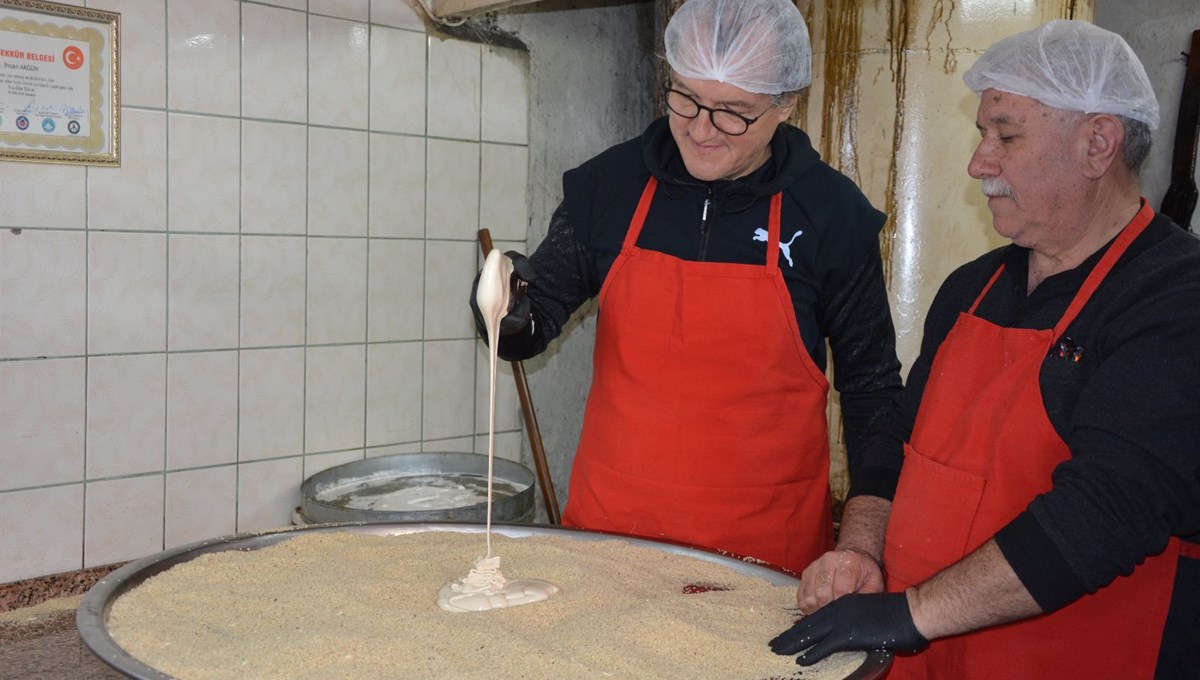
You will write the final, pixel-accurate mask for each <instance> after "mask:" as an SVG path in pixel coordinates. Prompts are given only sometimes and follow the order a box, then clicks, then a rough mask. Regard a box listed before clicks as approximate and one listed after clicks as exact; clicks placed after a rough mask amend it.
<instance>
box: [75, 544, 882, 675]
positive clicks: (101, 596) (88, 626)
mask: <svg viewBox="0 0 1200 680" xmlns="http://www.w3.org/2000/svg"><path fill="white" fill-rule="evenodd" d="M485 530H486V526H485V525H483V524H466V523H455V522H388V523H355V524H317V525H308V526H301V527H292V528H287V529H280V530H278V531H272V532H264V533H255V534H239V535H236V536H227V537H223V538H215V539H210V540H206V541H200V542H197V543H192V544H189V545H184V546H180V547H178V548H173V549H171V550H166V551H163V552H161V553H158V554H155V555H151V556H149V557H144V558H142V559H140V560H137V561H135V562H131V563H130V564H127V565H125V566H124V567H121V568H120V569H118V570H116V571H114V572H112V573H111V574H109V575H108V576H107V577H105V578H104V579H102V580H101V581H100V582H99V583H97V584H96V585H95V586H93V587H92V588H91V590H89V591H88V592H87V594H86V595H84V597H83V601H82V602H81V603H80V605H79V609H77V610H76V612H75V625H76V627H77V628H78V629H79V636H80V637H81V638H82V639H83V642H84V644H86V645H87V646H88V648H89V649H91V650H92V652H93V653H94V654H95V655H96V656H98V657H99V658H100V659H101V660H102V661H104V663H106V664H108V665H109V666H111V667H113V668H114V669H116V670H117V671H119V672H121V673H123V674H124V675H126V676H128V677H130V678H136V679H137V680H175V679H174V678H173V676H170V675H167V674H166V673H163V672H162V671H159V670H157V669H155V668H152V667H150V666H148V665H147V664H145V663H143V662H142V661H139V660H138V659H137V658H135V657H134V656H133V655H131V654H130V653H129V652H127V651H125V649H124V648H122V647H121V646H120V645H118V644H117V642H116V641H115V640H114V639H113V638H112V636H111V635H110V634H109V631H108V614H109V611H110V610H111V609H112V606H113V603H114V602H116V600H117V599H118V598H120V597H121V595H122V594H124V593H126V592H128V591H130V590H133V589H134V588H136V587H138V586H139V585H140V584H141V583H142V582H143V581H145V580H146V579H148V578H150V577H152V576H154V575H155V574H159V573H161V572H164V571H166V570H167V569H170V568H171V567H173V566H175V565H177V564H181V563H183V562H187V561H189V560H193V559H195V558H197V557H199V556H200V555H203V554H205V553H214V552H224V551H227V550H241V551H249V550H258V549H260V548H265V547H267V546H270V545H275V544H276V543H280V542H281V541H286V540H288V539H289V538H293V537H295V536H297V535H299V534H301V533H311V532H332V531H338V532H350V533H356V534H368V535H375V536H396V535H402V534H410V533H421V532H426V531H456V532H463V533H483V532H484V531H485ZM492 531H493V532H495V533H497V534H500V535H503V536H508V537H511V538H526V537H531V536H560V537H563V538H570V539H575V540H580V541H597V540H610V539H612V538H614V535H613V534H606V533H601V532H595V531H585V530H581V529H571V528H566V527H551V526H541V525H528V524H492ZM616 537H619V538H621V539H622V540H624V541H627V542H629V543H632V544H634V545H640V546H645V547H648V548H653V549H656V550H661V551H663V552H667V553H673V554H677V555H686V556H689V557H694V558H697V559H702V560H707V561H709V562H714V563H716V564H720V565H724V566H726V567H728V568H729V569H732V570H733V571H735V572H737V573H739V574H743V575H747V576H758V577H760V578H763V579H766V580H767V581H768V582H769V583H772V584H775V585H797V584H798V583H799V581H798V580H797V579H796V578H795V577H793V576H791V575H790V574H787V573H785V572H783V571H779V570H777V569H774V568H772V567H769V566H765V565H760V564H753V563H750V562H743V561H742V560H739V559H735V558H732V557H728V556H725V555H721V554H718V553H715V552H710V551H707V550H700V549H697V548H692V547H689V546H685V545H680V544H675V543H669V542H660V541H651V540H648V539H643V538H637V537H632V536H616ZM891 660H892V654H891V652H888V651H884V650H879V651H874V652H869V653H868V654H867V658H866V660H865V661H864V662H863V664H862V665H861V666H860V667H859V668H858V669H856V670H855V671H854V672H853V673H851V674H850V675H848V676H846V678H845V680H876V679H877V678H882V677H883V675H884V673H885V672H886V671H887V669H888V667H889V666H890V665H891ZM799 677H803V676H799Z"/></svg>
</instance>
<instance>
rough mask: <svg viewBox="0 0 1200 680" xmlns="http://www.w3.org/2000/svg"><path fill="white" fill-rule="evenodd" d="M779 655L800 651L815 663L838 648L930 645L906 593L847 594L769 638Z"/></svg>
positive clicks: (915, 649)
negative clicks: (773, 637)
mask: <svg viewBox="0 0 1200 680" xmlns="http://www.w3.org/2000/svg"><path fill="white" fill-rule="evenodd" d="M770 645H771V651H772V652H775V653H776V654H796V653H798V652H800V651H803V650H805V649H808V648H809V647H811V648H812V649H808V651H807V652H805V653H804V654H801V655H800V657H799V658H797V659H796V663H798V664H800V665H801V666H811V665H813V664H815V663H816V662H818V661H820V660H821V659H824V658H825V657H827V656H829V655H830V654H832V653H834V652H843V651H850V650H854V651H867V650H872V649H891V650H894V651H897V652H918V651H920V650H922V649H925V647H927V646H928V645H929V641H928V640H926V639H925V636H923V635H921V633H920V632H919V631H917V627H916V626H915V625H914V624H913V619H912V612H911V611H910V610H909V608H908V597H907V596H906V595H905V594H904V593H882V594H876V595H861V594H856V595H846V596H845V597H840V598H838V599H836V600H834V601H833V602H830V603H829V604H827V605H825V606H824V607H822V608H820V609H818V610H817V611H816V612H813V613H812V614H810V615H808V616H805V617H804V618H802V619H800V621H799V622H797V623H796V625H794V626H792V627H791V628H789V629H788V630H786V631H784V632H783V633H780V634H779V635H778V636H776V637H775V639H774V640H771V642H770Z"/></svg>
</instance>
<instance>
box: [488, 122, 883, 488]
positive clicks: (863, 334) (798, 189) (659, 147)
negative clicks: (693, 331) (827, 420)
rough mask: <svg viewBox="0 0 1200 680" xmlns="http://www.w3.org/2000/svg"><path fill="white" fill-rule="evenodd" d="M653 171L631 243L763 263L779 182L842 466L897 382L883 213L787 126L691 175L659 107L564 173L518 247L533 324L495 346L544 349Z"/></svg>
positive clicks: (618, 236) (605, 260)
mask: <svg viewBox="0 0 1200 680" xmlns="http://www.w3.org/2000/svg"><path fill="white" fill-rule="evenodd" d="M652 174H653V176H654V177H656V178H657V179H658V182H659V186H658V189H657V191H656V193H655V195H654V201H653V203H652V205H651V207H650V211H649V214H648V215H647V218H646V224H645V226H644V227H643V229H642V233H641V235H640V236H639V238H638V246H639V247H641V248H645V249H649V250H655V251H659V252H663V253H666V254H668V255H672V256H674V257H678V258H680V259H684V260H690V261H711V262H732V263H742V264H763V263H765V262H766V257H767V253H766V243H765V242H764V241H763V240H761V236H759V235H756V233H755V231H756V229H765V227H766V226H767V216H768V213H769V206H770V198H771V196H772V195H773V194H775V193H778V192H782V193H783V205H782V210H781V212H782V218H781V219H782V229H781V233H780V248H779V252H777V253H774V254H772V256H773V257H778V258H779V265H780V271H781V272H782V274H783V277H784V282H785V284H786V285H787V289H788V291H789V292H790V293H791V298H792V305H793V309H794V310H795V314H796V322H797V325H798V326H799V329H800V335H801V337H802V338H803V340H804V343H805V346H806V347H807V348H808V352H809V355H810V356H811V357H812V359H813V361H814V362H815V363H816V365H817V366H818V367H819V368H821V369H822V370H824V368H825V363H826V358H825V343H826V340H827V339H828V342H829V347H830V349H831V351H832V356H833V361H834V364H835V365H836V371H835V372H834V386H835V387H836V388H837V389H838V391H839V392H840V393H841V406H842V413H843V418H844V423H845V439H846V443H847V450H848V454H849V459H850V460H849V463H850V472H851V475H853V474H854V470H855V467H856V466H857V463H858V458H859V457H858V451H859V449H860V448H861V446H862V442H863V441H864V440H865V438H866V436H867V432H868V431H869V428H870V426H871V423H872V421H874V420H876V419H877V418H879V417H881V416H882V415H883V413H885V412H886V410H887V408H888V405H889V403H890V402H891V400H892V398H893V396H894V395H895V394H896V393H897V392H898V391H899V389H900V385H901V381H900V362H899V360H898V359H897V358H896V349H895V331H894V329H893V326H892V317H891V314H890V311H889V308H888V302H887V292H886V290H885V286H884V281H883V273H882V265H881V261H880V255H879V241H878V235H879V231H880V229H881V228H882V227H883V223H884V220H885V216H884V214H883V213H881V212H879V211H878V210H876V209H875V208H873V207H872V206H871V205H870V203H869V202H868V201H867V199H866V197H864V196H863V195H862V192H861V191H859V189H858V187H856V186H855V185H854V183H853V182H852V181H850V180H849V179H848V178H847V177H845V176H844V175H842V174H841V173H839V172H837V171H836V170H834V169H833V168H831V167H830V166H828V165H826V164H825V163H823V162H822V161H821V159H820V157H819V156H818V154H817V152H816V151H815V150H814V149H813V148H812V145H811V143H810V142H809V139H808V136H807V135H806V134H804V132H802V131H801V130H799V129H798V128H795V127H792V126H789V125H782V126H780V127H779V129H778V131H777V132H776V134H775V135H774V137H773V138H772V140H771V157H770V159H769V160H768V161H767V162H766V163H765V164H764V165H763V166H762V167H761V168H759V169H758V170H756V171H755V172H753V173H751V174H750V175H748V176H746V177H743V178H739V179H737V180H732V181H716V182H701V181H699V180H696V179H694V178H692V177H691V176H690V175H689V174H688V173H687V170H686V168H685V167H684V164H683V161H682V158H681V157H680V154H679V149H678V147H677V146H676V144H675V141H674V139H673V138H672V136H671V132H670V129H669V126H668V125H667V120H666V119H665V118H662V119H659V120H657V121H655V122H654V123H652V124H651V125H650V127H649V128H647V130H646V132H645V133H644V134H643V135H642V136H641V137H638V138H635V139H632V140H630V141H628V142H625V143H623V144H619V145H617V146H614V147H612V148H610V149H609V150H607V151H605V152H603V153H601V154H600V155H599V156H596V157H595V158H593V159H591V160H589V161H587V162H586V163H584V164H583V165H581V166H580V167H578V168H576V169H574V170H571V171H569V172H567V173H565V174H564V176H563V193H564V198H563V201H562V203H561V204H560V205H559V207H558V209H557V210H556V211H555V214H554V216H553V218H552V220H551V223H550V229H549V233H548V234H547V235H546V239H545V240H544V241H543V242H542V243H541V244H540V245H539V246H538V248H537V250H536V251H534V253H533V254H532V255H531V256H530V258H529V259H530V263H531V264H532V265H533V268H534V269H535V270H536V272H537V279H536V281H535V282H534V283H533V284H531V285H530V287H529V289H528V295H529V298H530V301H531V306H532V309H533V322H532V323H531V324H529V325H528V326H527V327H526V329H525V331H524V332H523V333H519V334H516V335H511V336H504V337H502V338H501V341H500V347H499V348H498V351H499V354H500V356H502V357H503V358H505V359H508V360H522V359H528V358H529V357H531V356H534V355H536V354H538V353H539V352H541V351H543V350H545V348H546V346H547V345H548V344H549V343H550V341H551V340H553V339H554V338H555V337H557V336H558V334H559V333H560V332H561V330H562V326H563V324H564V323H566V321H567V320H568V318H569V317H570V316H571V314H572V313H573V312H574V311H575V310H576V309H577V308H578V307H579V306H580V305H581V304H583V303H584V302H585V301H587V300H588V299H590V298H592V297H594V296H596V295H598V294H599V292H600V288H601V286H603V284H604V279H605V277H606V276H607V274H608V270H609V268H610V267H611V266H612V264H613V261H614V260H615V259H616V256H617V255H618V253H620V250H621V244H622V242H623V241H624V239H625V235H626V233H627V231H628V229H629V222H630V220H631V219H632V217H633V213H634V210H635V209H636V207H637V203H638V199H639V198H640V197H641V194H642V190H643V189H644V188H645V186H646V182H647V180H648V179H649V178H650V176H651V175H652ZM756 236H758V238H756ZM785 246H786V248H785ZM646 294H647V295H653V294H654V291H647V292H646ZM764 302H765V303H768V304H769V302H768V301H764ZM599 313H600V314H603V313H604V310H603V309H601V310H600V311H599ZM746 351H753V348H752V347H747V348H746ZM779 426H780V427H784V428H786V427H787V426H788V425H787V423H780V424H779Z"/></svg>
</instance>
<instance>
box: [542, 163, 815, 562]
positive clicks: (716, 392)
mask: <svg viewBox="0 0 1200 680" xmlns="http://www.w3.org/2000/svg"><path fill="white" fill-rule="evenodd" d="M655 186H656V184H655V180H654V179H653V178H652V179H651V180H650V181H649V182H648V183H647V185H646V189H645V191H644V192H643V194H642V199H641V201H640V203H639V205H638V209H637V212H636V213H635V214H634V217H633V220H632V222H631V223H630V226H629V232H628V234H627V235H626V237H625V242H624V245H623V247H622V250H621V253H620V255H619V256H618V257H617V259H616V261H615V262H614V263H613V266H612V268H611V270H610V271H609V273H608V277H607V278H606V279H605V282H604V286H603V288H602V290H601V292H600V298H599V300H600V312H599V317H598V322H597V329H596V348H595V353H594V359H593V364H594V366H593V378H592V388H591V392H590V393H589V395H588V400H587V410H586V411H585V413H584V422H583V432H582V434H581V437H580V444H579V449H578V451H577V453H576V455H575V462H574V464H573V469H572V473H571V482H570V495H569V500H568V504H567V507H566V510H565V512H564V514H563V523H564V524H566V525H570V526H580V527H585V528H588V529H597V530H604V531H614V532H620V533H625V534H633V535H638V536H645V537H648V538H654V539H668V540H673V541H677V542H682V543H686V544H689V545H695V546H699V547H704V548H710V549H717V550H721V551H725V552H729V553H732V554H735V555H738V556H741V557H753V558H756V559H759V560H763V561H765V562H768V563H770V564H773V565H776V566H780V567H785V568H787V569H791V570H793V571H796V572H799V571H800V570H802V569H803V568H804V567H806V566H808V563H809V562H811V561H812V560H813V559H816V558H817V557H818V556H820V555H821V553H823V552H824V551H825V550H827V549H829V548H830V546H831V545H832V539H833V536H832V524H831V519H830V491H829V444H828V435H827V428H826V422H825V418H826V416H825V408H826V395H827V393H828V387H829V384H828V382H827V381H826V379H825V376H824V374H823V373H822V372H821V371H820V370H818V368H817V366H816V364H815V363H814V362H813V360H812V358H811V357H809V355H808V351H807V350H806V349H805V347H804V343H803V341H802V340H801V337H800V331H799V328H798V326H797V324H796V320H795V313H794V311H793V306H792V301H791V297H790V295H789V294H788V291H787V287H786V285H785V284H784V281H783V277H782V275H781V273H780V271H779V252H778V248H779V231H780V211H781V205H782V196H780V195H778V194H777V195H775V196H774V197H772V200H771V212H770V219H769V225H768V233H769V237H768V240H767V244H766V248H767V250H766V262H765V263H764V264H763V265H747V264H730V263H719V262H692V261H686V260H681V259H679V258H675V257H671V256H669V255H665V254H663V253H659V252H655V251H651V250H644V249H641V248H638V247H637V245H636V244H637V238H638V234H640V233H641V229H642V225H643V224H644V222H645V219H646V215H647V213H648V212H649V209H650V204H651V202H652V200H653V196H654V190H655Z"/></svg>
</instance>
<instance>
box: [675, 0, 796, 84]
mask: <svg viewBox="0 0 1200 680" xmlns="http://www.w3.org/2000/svg"><path fill="white" fill-rule="evenodd" d="M664 40H665V42H666V47H667V62H668V63H669V64H670V65H671V69H672V70H674V71H675V72H676V73H678V74H679V75H681V76H683V77H685V78H696V79H699V80H716V81H719V82H722V83H728V84H730V85H733V86H734V87H739V88H741V89H743V90H746V91H747V92H754V93H758V94H782V93H784V92H795V91H797V90H802V89H804V88H806V87H808V84H809V83H810V82H812V47H811V46H810V44H809V40H808V28H807V27H806V26H805V25H804V17H802V16H800V10H798V9H796V5H795V4H793V3H792V2H791V0H688V1H687V2H685V3H684V4H683V6H682V7H680V8H679V10H678V11H676V12H675V14H674V16H672V17H671V21H670V22H669V23H668V24H667V31H666V35H665V36H664Z"/></svg>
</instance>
